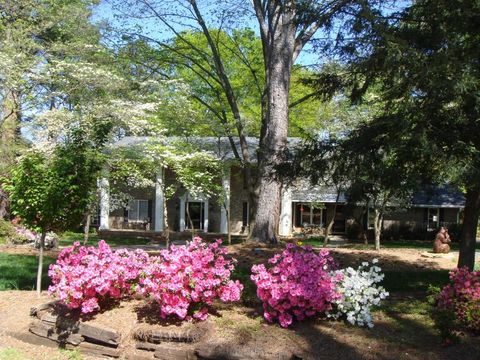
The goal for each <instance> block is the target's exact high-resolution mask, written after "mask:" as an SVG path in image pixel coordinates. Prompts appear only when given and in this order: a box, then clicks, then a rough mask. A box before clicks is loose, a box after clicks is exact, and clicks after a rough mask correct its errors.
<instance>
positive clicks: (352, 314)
mask: <svg viewBox="0 0 480 360" xmlns="http://www.w3.org/2000/svg"><path fill="white" fill-rule="evenodd" d="M377 262H378V260H377V259H373V260H372V264H373V265H372V266H371V267H369V264H368V262H363V263H362V265H361V266H359V267H358V269H357V270H355V269H353V268H351V267H348V268H346V269H342V270H337V271H336V272H335V274H336V276H337V278H338V277H340V281H337V282H336V286H337V288H336V291H337V292H338V293H339V294H341V295H342V296H341V297H339V298H337V299H336V300H334V303H335V309H336V312H331V313H329V314H328V316H329V317H334V318H338V317H340V316H345V317H346V320H347V321H348V322H349V323H351V324H352V325H359V326H365V325H366V326H368V327H370V328H371V327H373V321H372V315H371V312H370V310H371V308H372V307H373V306H378V305H380V301H381V300H383V299H385V298H386V297H387V296H388V295H389V294H388V292H386V291H385V289H384V288H383V287H382V286H379V285H378V284H379V283H380V282H381V281H382V280H383V278H384V274H382V273H381V272H380V271H381V268H380V267H379V266H376V265H375V264H376V263H377Z"/></svg>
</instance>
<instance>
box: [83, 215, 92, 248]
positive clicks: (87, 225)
mask: <svg viewBox="0 0 480 360" xmlns="http://www.w3.org/2000/svg"><path fill="white" fill-rule="evenodd" d="M91 219H92V215H91V214H90V209H89V210H88V211H87V213H86V214H85V225H84V227H83V245H87V243H88V238H89V235H90V221H91Z"/></svg>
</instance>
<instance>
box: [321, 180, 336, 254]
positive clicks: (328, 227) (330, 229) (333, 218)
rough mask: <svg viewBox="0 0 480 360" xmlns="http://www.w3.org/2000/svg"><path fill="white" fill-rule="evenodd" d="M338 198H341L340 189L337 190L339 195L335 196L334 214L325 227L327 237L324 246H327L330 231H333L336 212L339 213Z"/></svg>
mask: <svg viewBox="0 0 480 360" xmlns="http://www.w3.org/2000/svg"><path fill="white" fill-rule="evenodd" d="M338 199H340V189H338V190H337V197H336V198H335V204H334V205H333V216H332V218H331V219H330V222H329V223H328V226H327V228H326V229H325V239H324V241H323V247H326V246H327V245H328V243H329V241H330V233H331V232H332V228H333V223H334V222H335V214H336V213H337V205H338Z"/></svg>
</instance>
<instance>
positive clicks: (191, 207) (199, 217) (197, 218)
mask: <svg viewBox="0 0 480 360" xmlns="http://www.w3.org/2000/svg"><path fill="white" fill-rule="evenodd" d="M189 216H190V218H189ZM185 219H186V222H185V228H186V229H188V230H204V223H205V221H204V220H205V203H204V202H203V201H189V202H187V204H186V207H185ZM192 225H193V229H192Z"/></svg>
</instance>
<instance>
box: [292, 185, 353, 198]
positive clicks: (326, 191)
mask: <svg viewBox="0 0 480 360" xmlns="http://www.w3.org/2000/svg"><path fill="white" fill-rule="evenodd" d="M336 200H337V191H336V189H335V188H334V187H333V186H322V185H315V186H313V185H311V183H310V182H309V181H308V180H307V179H302V180H298V181H297V182H296V183H295V185H294V186H293V187H292V201H296V202H323V203H334V202H335V201H336ZM338 202H339V203H346V202H347V198H346V196H345V193H343V192H341V193H340V196H339V197H338Z"/></svg>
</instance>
